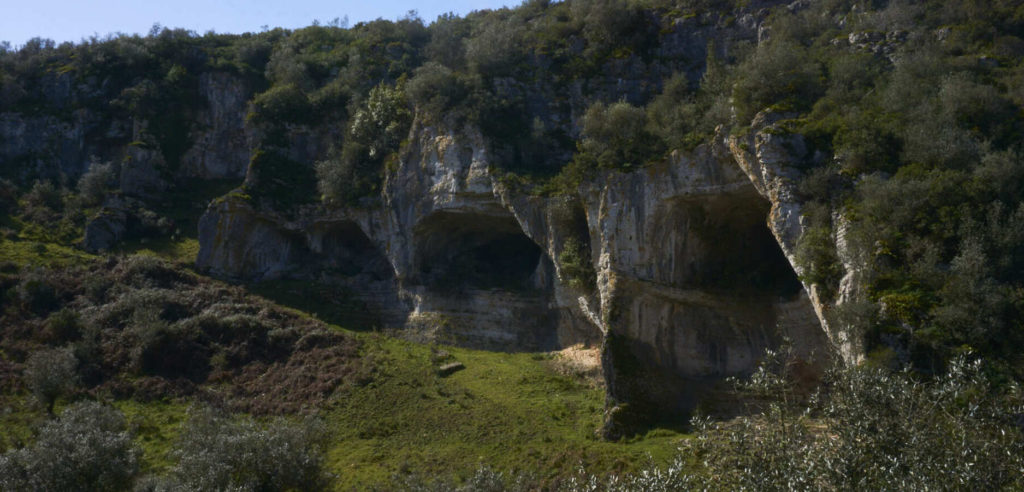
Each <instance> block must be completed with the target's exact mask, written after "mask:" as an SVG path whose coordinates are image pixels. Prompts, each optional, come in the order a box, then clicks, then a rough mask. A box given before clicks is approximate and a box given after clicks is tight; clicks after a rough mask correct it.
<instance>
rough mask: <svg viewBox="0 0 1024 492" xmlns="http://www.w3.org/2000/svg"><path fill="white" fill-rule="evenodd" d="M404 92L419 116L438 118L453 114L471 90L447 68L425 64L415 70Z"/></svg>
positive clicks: (431, 63)
mask: <svg viewBox="0 0 1024 492" xmlns="http://www.w3.org/2000/svg"><path fill="white" fill-rule="evenodd" d="M405 91H406V93H407V94H408V95H409V101H410V102H412V103H413V105H414V106H415V107H416V109H417V111H420V112H421V113H420V114H421V116H428V115H429V117H432V118H440V117H444V116H448V115H449V114H450V113H451V112H453V110H455V109H456V107H457V106H458V105H459V103H461V102H462V101H463V100H464V99H466V97H467V96H468V95H469V92H470V91H471V88H470V86H469V84H467V83H466V81H464V80H463V78H462V77H460V76H459V75H458V74H456V73H455V72H452V70H451V69H449V68H448V67H446V66H444V65H441V64H439V63H434V62H427V63H426V64H425V65H423V66H421V67H419V68H417V69H416V72H415V75H414V76H413V78H412V79H410V80H409V83H408V84H407V85H406V86H405Z"/></svg>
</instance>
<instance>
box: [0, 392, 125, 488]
mask: <svg viewBox="0 0 1024 492" xmlns="http://www.w3.org/2000/svg"><path fill="white" fill-rule="evenodd" d="M138 457H139V451H138V449H137V448H136V447H135V445H134V443H133V441H132V437H131V435H130V434H129V433H128V432H127V431H126V430H125V422H124V417H123V416H122V415H121V413H120V412H118V411H117V410H115V409H113V408H110V407H106V406H103V405H101V404H99V403H96V402H83V403H77V404H75V405H72V406H71V407H68V408H67V409H66V410H64V412H63V413H62V414H61V415H60V417H59V418H58V419H56V420H54V421H51V422H49V423H47V424H45V425H44V426H43V427H42V429H40V432H39V438H38V440H37V441H36V443H35V444H34V445H32V446H30V447H27V448H22V449H17V450H13V451H8V452H7V453H4V454H3V455H0V490H82V491H121V490H127V489H129V488H130V487H131V485H132V481H133V480H134V477H135V475H136V474H137V473H138V470H139V465H138Z"/></svg>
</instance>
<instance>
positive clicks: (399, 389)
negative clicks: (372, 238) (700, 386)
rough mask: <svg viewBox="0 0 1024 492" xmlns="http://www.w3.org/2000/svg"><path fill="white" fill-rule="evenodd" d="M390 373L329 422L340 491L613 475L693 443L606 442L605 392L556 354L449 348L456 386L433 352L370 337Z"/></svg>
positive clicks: (351, 396) (350, 397)
mask: <svg viewBox="0 0 1024 492" xmlns="http://www.w3.org/2000/svg"><path fill="white" fill-rule="evenodd" d="M363 336H364V337H365V340H366V344H367V348H366V350H367V351H368V353H369V354H370V355H371V356H373V357H375V358H376V359H377V362H378V365H379V367H380V369H379V372H378V374H377V378H376V380H375V381H374V382H373V383H370V384H369V385H366V386H364V387H361V388H355V389H352V390H350V391H349V392H348V393H347V394H344V395H342V396H340V397H339V399H338V401H337V403H336V405H334V406H333V408H331V409H330V410H329V411H328V412H327V413H326V416H327V419H328V422H329V424H330V426H331V428H332V429H333V431H334V436H333V438H334V445H333V446H332V447H331V450H330V452H329V454H328V462H329V465H330V468H331V470H332V471H333V472H334V473H336V474H337V476H338V482H337V484H336V485H337V488H338V490H349V489H352V488H355V489H364V488H367V487H369V486H371V485H381V484H383V483H386V482H387V480H389V479H390V478H391V477H392V476H393V475H394V474H396V473H406V472H415V473H417V474H420V475H422V476H426V477H437V476H440V477H453V478H455V479H457V480H459V479H465V478H467V477H469V476H470V475H472V473H473V472H474V471H475V470H476V469H477V468H478V467H479V466H481V465H488V466H490V467H492V468H494V469H496V470H500V471H512V472H517V471H523V472H532V473H535V474H537V476H538V478H540V479H542V480H545V481H553V480H557V479H558V478H561V477H565V476H568V475H571V474H572V473H574V472H575V471H576V469H577V468H578V467H580V466H583V467H586V468H587V469H588V470H590V471H591V472H595V473H609V472H622V471H627V470H633V469H636V468H637V467H639V466H642V465H645V464H647V463H649V459H650V460H653V461H654V462H655V463H665V462H666V461H667V460H668V459H669V458H670V457H671V456H672V455H673V454H674V452H675V450H676V448H677V447H678V445H679V443H680V441H681V440H682V439H685V438H686V436H684V435H682V434H679V433H676V432H674V431H671V430H667V429H656V430H652V431H651V432H650V433H648V435H647V436H645V437H639V438H636V439H634V440H632V441H630V442H618V443H613V442H605V441H601V440H599V439H598V438H597V437H596V435H595V431H596V430H597V428H598V426H599V425H600V423H601V419H602V413H603V409H604V393H603V391H602V390H600V389H597V388H593V387H592V386H591V385H589V384H587V383H586V382H585V381H580V380H576V379H574V378H572V377H568V376H563V375H560V374H558V373H557V372H555V371H554V370H553V368H552V367H551V362H550V361H549V359H550V357H549V356H547V355H546V354H529V353H514V354H512V353H498V352H487V351H478V350H469V349H460V348H451V347H445V348H444V350H446V351H448V352H450V353H451V354H452V356H453V357H454V359H455V360H458V361H460V362H462V363H464V364H465V366H466V368H465V369H464V370H462V371H459V372H456V373H454V374H452V375H450V376H448V377H441V376H439V375H438V374H437V371H436V368H437V366H438V365H439V362H436V361H434V360H433V358H432V354H431V350H430V349H429V348H428V347H426V346H423V345H418V344H414V343H410V342H404V341H400V340H396V339H393V338H388V337H384V336H379V335H363Z"/></svg>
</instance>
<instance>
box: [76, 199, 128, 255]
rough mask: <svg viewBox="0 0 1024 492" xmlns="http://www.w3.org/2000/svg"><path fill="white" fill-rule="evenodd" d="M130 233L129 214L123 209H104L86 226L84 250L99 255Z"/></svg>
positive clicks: (83, 241) (83, 242)
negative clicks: (98, 253)
mask: <svg viewBox="0 0 1024 492" xmlns="http://www.w3.org/2000/svg"><path fill="white" fill-rule="evenodd" d="M127 233H128V214H127V213H126V212H125V211H124V210H121V209H116V208H104V209H102V210H100V212H99V213H97V214H96V216H94V217H93V218H92V219H90V220H89V222H88V223H86V225H85V238H84V239H83V240H82V248H83V249H85V250H86V251H89V252H92V253H97V252H101V251H108V250H110V249H111V248H113V247H114V245H116V244H117V243H118V242H120V241H121V240H122V239H124V237H125V235H126V234H127Z"/></svg>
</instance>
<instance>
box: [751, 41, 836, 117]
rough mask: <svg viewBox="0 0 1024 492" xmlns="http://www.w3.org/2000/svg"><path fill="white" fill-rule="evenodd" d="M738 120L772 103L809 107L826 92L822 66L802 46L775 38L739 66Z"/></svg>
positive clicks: (780, 105)
mask: <svg viewBox="0 0 1024 492" xmlns="http://www.w3.org/2000/svg"><path fill="white" fill-rule="evenodd" d="M734 77H735V78H734V80H735V84H734V85H733V89H732V98H733V105H734V109H735V112H736V120H737V121H740V122H746V121H750V120H751V119H752V118H753V116H754V114H756V113H757V112H758V111H761V110H763V109H764V108H766V107H768V106H773V105H775V106H778V107H783V108H786V109H795V110H806V109H809V103H810V102H812V101H814V100H815V99H816V98H817V97H818V96H820V95H821V93H822V74H821V67H820V66H819V65H818V63H817V62H816V61H815V60H814V58H813V57H811V56H808V53H807V50H806V49H805V48H803V47H802V46H799V45H796V44H792V43H789V42H785V41H778V40H775V39H773V40H772V41H770V42H768V43H763V44H761V45H758V48H757V49H756V50H755V51H754V52H753V53H751V55H750V56H749V57H748V58H747V59H746V60H745V61H744V62H742V63H740V64H739V65H738V66H737V67H736V73H735V75H734Z"/></svg>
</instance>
